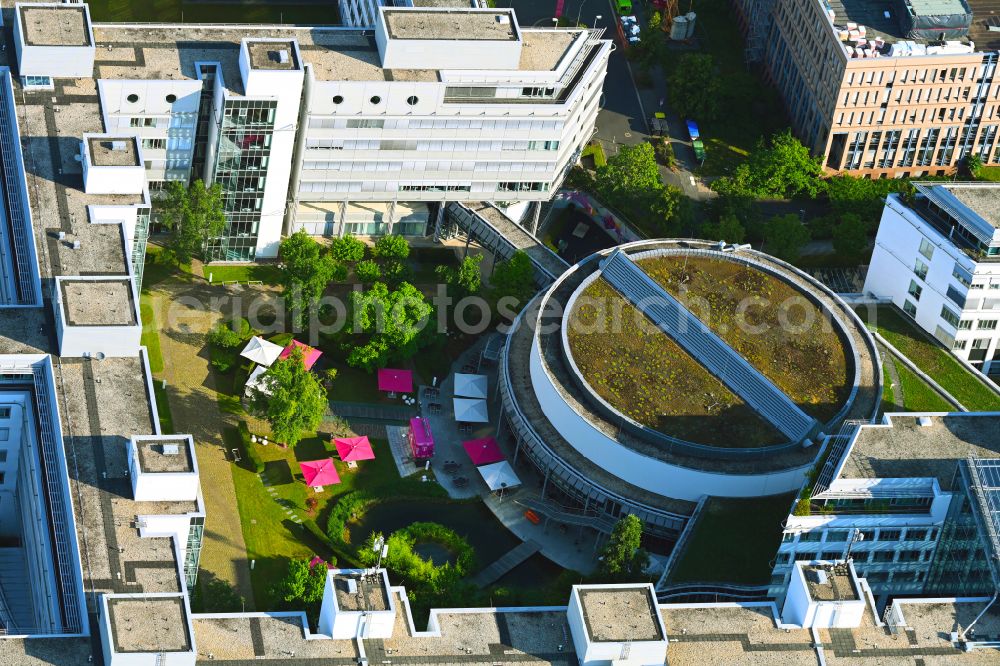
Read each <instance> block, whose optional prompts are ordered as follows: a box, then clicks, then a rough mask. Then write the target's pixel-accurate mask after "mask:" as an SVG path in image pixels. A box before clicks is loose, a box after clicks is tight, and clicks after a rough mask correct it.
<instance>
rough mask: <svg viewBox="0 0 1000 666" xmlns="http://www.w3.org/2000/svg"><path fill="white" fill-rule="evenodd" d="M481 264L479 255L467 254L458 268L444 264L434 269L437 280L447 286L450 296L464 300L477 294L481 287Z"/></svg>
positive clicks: (481, 259) (481, 258) (481, 260)
mask: <svg viewBox="0 0 1000 666" xmlns="http://www.w3.org/2000/svg"><path fill="white" fill-rule="evenodd" d="M482 262H483V255H481V254H467V255H466V256H465V257H464V258H463V259H462V262H461V263H460V264H459V265H458V268H454V267H452V266H448V265H445V264H441V265H439V266H438V267H437V268H435V269H434V272H435V273H436V274H437V276H438V279H439V280H441V281H442V282H443V283H445V284H446V285H448V289H449V291H450V292H451V295H452V296H453V297H455V298H465V297H466V296H472V295H474V294H478V293H479V290H480V289H481V288H482V286H483V276H482V273H481V271H480V269H479V264H481V263H482Z"/></svg>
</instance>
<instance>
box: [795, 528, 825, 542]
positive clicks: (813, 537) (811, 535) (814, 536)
mask: <svg viewBox="0 0 1000 666" xmlns="http://www.w3.org/2000/svg"><path fill="white" fill-rule="evenodd" d="M822 539H823V533H822V532H820V531H818V530H817V531H815V532H804V533H803V534H802V536H801V537H799V541H821V540H822Z"/></svg>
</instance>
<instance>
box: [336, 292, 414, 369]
mask: <svg viewBox="0 0 1000 666" xmlns="http://www.w3.org/2000/svg"><path fill="white" fill-rule="evenodd" d="M432 312H433V308H432V307H431V305H430V304H429V303H427V302H426V301H425V300H424V295H423V294H422V293H421V292H420V291H419V290H418V289H417V288H416V287H414V286H413V285H412V284H410V283H409V282H403V283H401V284H400V285H399V286H398V287H397V288H396V289H394V290H390V289H389V287H388V286H387V285H386V284H385V283H384V282H376V283H375V284H373V285H372V287H371V289H369V290H368V291H352V292H351V302H350V313H349V316H348V321H349V322H350V324H351V325H352V326H353V331H350V332H349V333H351V334H352V335H351V337H350V338H349V339H348V340H347V342H346V344H345V347H346V349H347V350H348V356H347V363H348V364H349V365H351V366H354V367H357V368H364V369H365V370H368V371H369V372H370V371H372V370H375V369H376V368H382V367H385V365H386V364H387V363H388V362H389V361H390V360H405V359H408V358H410V357H412V356H413V355H414V354H416V353H417V350H418V349H419V348H420V342H421V337H420V333H421V331H422V330H423V328H424V326H425V325H426V323H427V320H428V319H429V318H430V316H431V313H432Z"/></svg>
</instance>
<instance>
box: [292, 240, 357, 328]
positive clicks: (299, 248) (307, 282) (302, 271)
mask: <svg viewBox="0 0 1000 666" xmlns="http://www.w3.org/2000/svg"><path fill="white" fill-rule="evenodd" d="M279 254H280V256H281V260H282V261H283V262H284V263H285V269H284V270H283V271H281V285H282V288H283V292H284V293H283V295H284V297H285V303H286V304H287V306H288V307H289V308H290V309H291V310H292V311H293V312H298V313H300V316H301V318H302V321H303V322H304V321H307V320H308V319H309V314H310V313H311V312H312V311H313V309H314V308H315V307H316V305H317V304H318V303H319V299H320V298H321V297H322V296H323V292H324V291H325V290H326V287H327V285H329V284H330V282H332V281H334V280H343V279H344V278H345V277H347V269H346V268H345V267H344V265H343V264H341V263H340V262H339V261H337V260H336V259H334V258H333V256H332V255H331V254H330V253H329V252H327V251H326V249H325V248H324V247H323V246H322V245H320V244H319V243H317V242H316V241H315V240H313V239H312V238H311V237H310V236H309V235H308V234H306V232H305V231H303V230H301V229H300V230H299V231H296V232H295V233H294V234H292V235H291V236H288V237H287V238H285V240H283V241H281V247H280V249H279Z"/></svg>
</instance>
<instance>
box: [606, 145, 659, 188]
mask: <svg viewBox="0 0 1000 666" xmlns="http://www.w3.org/2000/svg"><path fill="white" fill-rule="evenodd" d="M662 187H663V182H662V181H661V179H660V167H659V166H658V165H657V164H656V154H655V152H654V150H653V146H652V145H650V144H648V143H639V144H636V145H634V146H621V147H620V148H619V150H618V153H617V154H615V155H613V156H612V157H610V158H608V163H607V164H605V165H604V166H603V167H601V168H600V169H598V170H597V190H598V192H600V193H602V194H603V195H604V196H605V197H608V196H611V197H617V196H635V195H636V194H637V193H643V194H645V193H649V192H655V191H658V190H660V189H661V188H662Z"/></svg>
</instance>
